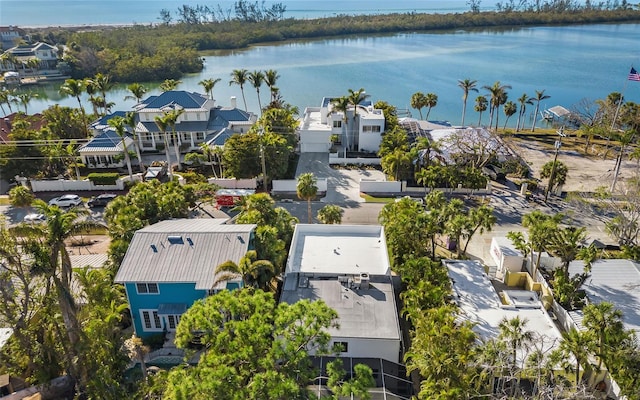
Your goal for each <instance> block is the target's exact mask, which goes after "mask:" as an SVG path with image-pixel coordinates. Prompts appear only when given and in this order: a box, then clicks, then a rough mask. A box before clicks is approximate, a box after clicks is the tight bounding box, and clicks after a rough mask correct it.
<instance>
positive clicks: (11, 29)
mask: <svg viewBox="0 0 640 400" xmlns="http://www.w3.org/2000/svg"><path fill="white" fill-rule="evenodd" d="M25 35H26V32H25V31H24V29H20V28H18V27H17V26H13V25H9V26H0V49H3V50H4V49H10V48H12V47H14V46H15V45H16V44H17V43H18V42H19V41H21V40H22V39H23V38H24V37H25Z"/></svg>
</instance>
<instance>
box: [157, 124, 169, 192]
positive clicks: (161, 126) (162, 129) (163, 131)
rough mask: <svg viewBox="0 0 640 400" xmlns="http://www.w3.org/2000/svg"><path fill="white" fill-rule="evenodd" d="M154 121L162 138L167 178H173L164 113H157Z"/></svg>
mask: <svg viewBox="0 0 640 400" xmlns="http://www.w3.org/2000/svg"><path fill="white" fill-rule="evenodd" d="M155 122H156V125H157V126H158V129H159V130H160V133H161V134H162V138H163V140H164V155H165V157H166V159H167V173H168V174H169V179H170V180H173V169H172V168H171V157H170V156H169V141H168V140H167V128H168V126H169V123H168V121H167V118H166V115H157V116H156V118H155Z"/></svg>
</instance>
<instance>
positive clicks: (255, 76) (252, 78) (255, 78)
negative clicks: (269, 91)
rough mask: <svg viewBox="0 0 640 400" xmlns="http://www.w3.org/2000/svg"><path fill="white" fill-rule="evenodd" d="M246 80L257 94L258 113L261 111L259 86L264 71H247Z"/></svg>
mask: <svg viewBox="0 0 640 400" xmlns="http://www.w3.org/2000/svg"><path fill="white" fill-rule="evenodd" d="M247 80H248V81H249V82H250V83H251V85H252V86H253V88H254V89H255V90H256V94H257V95H258V108H259V109H260V113H262V102H261V101H260V87H261V86H262V84H263V83H264V73H263V72H262V71H257V70H256V71H253V72H249V75H248V76H247Z"/></svg>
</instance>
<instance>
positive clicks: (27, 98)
mask: <svg viewBox="0 0 640 400" xmlns="http://www.w3.org/2000/svg"><path fill="white" fill-rule="evenodd" d="M36 97H38V94H37V93H33V92H25V93H18V96H17V98H18V101H19V102H20V104H22V106H23V107H24V113H25V114H28V113H27V105H29V103H30V102H31V99H34V98H36Z"/></svg>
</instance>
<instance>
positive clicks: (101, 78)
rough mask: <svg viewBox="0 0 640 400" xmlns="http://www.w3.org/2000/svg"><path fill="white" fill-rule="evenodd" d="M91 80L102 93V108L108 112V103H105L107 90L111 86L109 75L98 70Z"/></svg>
mask: <svg viewBox="0 0 640 400" xmlns="http://www.w3.org/2000/svg"><path fill="white" fill-rule="evenodd" d="M91 81H92V82H93V84H94V85H95V88H96V89H97V90H98V91H99V92H100V94H101V95H102V98H103V99H104V104H103V108H104V112H105V114H106V113H107V112H108V109H107V108H108V104H109V103H107V91H108V90H109V89H111V86H113V85H112V84H111V82H110V81H111V78H110V77H109V75H105V74H102V73H100V72H98V73H97V74H96V76H94V77H93V79H92V80H91Z"/></svg>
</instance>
